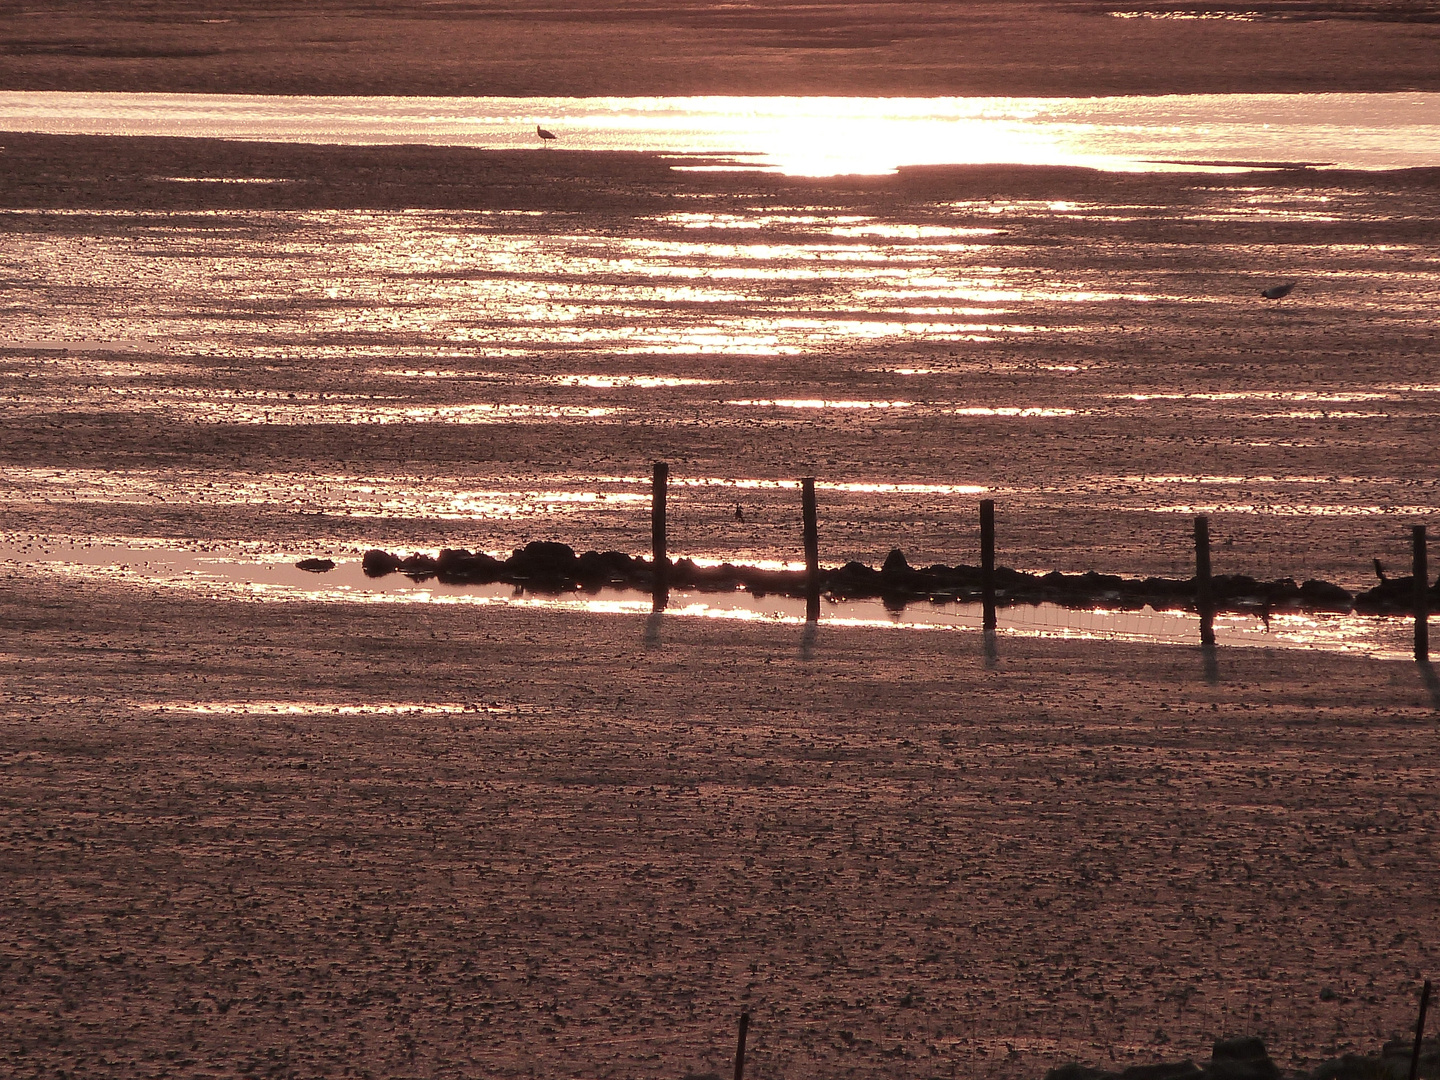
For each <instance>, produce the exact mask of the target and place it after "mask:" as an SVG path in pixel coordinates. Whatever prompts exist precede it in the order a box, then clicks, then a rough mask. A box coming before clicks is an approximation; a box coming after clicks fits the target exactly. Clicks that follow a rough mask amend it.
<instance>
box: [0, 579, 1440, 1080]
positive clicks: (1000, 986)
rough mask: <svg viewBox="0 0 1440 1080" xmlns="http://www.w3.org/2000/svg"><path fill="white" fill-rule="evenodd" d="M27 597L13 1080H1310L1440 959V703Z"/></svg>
mask: <svg viewBox="0 0 1440 1080" xmlns="http://www.w3.org/2000/svg"><path fill="white" fill-rule="evenodd" d="M3 584H4V589H3V591H0V604H3V607H0V614H3V618H4V620H5V625H6V626H7V627H8V628H10V629H11V634H10V635H9V636H8V638H7V644H6V653H5V664H6V667H7V678H6V681H5V690H4V704H3V721H0V722H3V728H0V731H3V739H4V751H5V756H4V758H3V763H0V767H3V768H4V771H5V778H6V779H5V784H4V786H3V788H0V806H3V808H4V831H3V833H0V843H3V845H4V853H5V857H4V858H3V859H0V879H3V885H4V889H3V895H4V897H5V899H4V901H3V904H4V911H5V920H6V925H7V927H9V932H8V933H7V935H6V940H5V942H4V943H3V945H0V964H3V966H0V981H3V985H4V988H5V992H6V997H5V1002H6V1003H5V1010H6V1015H7V1023H6V1027H5V1033H4V1036H3V1039H4V1041H3V1043H0V1046H3V1052H4V1054H5V1062H6V1069H7V1070H8V1071H11V1072H12V1074H13V1075H17V1076H29V1075H39V1074H41V1073H42V1071H43V1073H44V1074H45V1075H53V1074H54V1072H55V1070H57V1069H63V1070H64V1071H65V1072H67V1073H71V1072H75V1073H84V1072H87V1071H96V1070H103V1071H105V1072H106V1073H107V1075H112V1076H149V1075H157V1074H169V1075H202V1074H220V1075H237V1074H246V1075H249V1074H266V1073H273V1074H274V1075H306V1076H309V1075H321V1074H328V1075H335V1076H344V1075H366V1074H368V1075H373V1076H397V1075H405V1076H411V1075H427V1076H464V1075H474V1074H476V1073H484V1074H485V1075H496V1076H517V1077H519V1076H616V1077H623V1076H644V1077H650V1076H653V1077H670V1078H674V1077H679V1076H684V1075H686V1074H692V1073H693V1074H701V1073H705V1072H717V1073H721V1074H722V1075H724V1074H728V1073H729V1072H730V1059H731V1054H732V1051H733V1046H734V1042H733V1039H734V1024H735V1018H736V1015H737V1014H738V1013H739V1012H740V1011H741V1010H742V1009H744V1010H748V1011H749V1012H750V1013H751V1016H752V1027H751V1031H750V1042H749V1056H750V1064H749V1068H748V1070H747V1075H756V1076H789V1077H808V1076H816V1077H819V1076H836V1075H840V1076H856V1077H860V1076H896V1077H901V1076H915V1075H925V1076H950V1075H956V1076H975V1077H990V1076H994V1077H1017V1078H1038V1077H1040V1076H1042V1075H1043V1074H1044V1072H1045V1071H1046V1070H1047V1069H1048V1068H1050V1067H1051V1066H1052V1065H1054V1064H1056V1063H1058V1062H1061V1061H1068V1060H1079V1061H1083V1062H1087V1063H1089V1064H1094V1065H1103V1066H1105V1067H1107V1068H1114V1067H1120V1066H1126V1065H1130V1064H1143V1063H1149V1062H1154V1061H1157V1060H1171V1061H1173V1060H1177V1059H1179V1058H1183V1057H1193V1058H1195V1059H1197V1060H1201V1059H1203V1058H1204V1057H1206V1056H1207V1055H1208V1051H1209V1047H1210V1041H1211V1039H1213V1038H1214V1037H1215V1035H1216V1033H1217V1032H1222V1031H1224V1032H1234V1031H1244V1032H1248V1033H1252V1034H1258V1035H1261V1036H1263V1037H1264V1038H1265V1040H1266V1043H1267V1046H1268V1047H1269V1049H1270V1052H1271V1054H1272V1055H1273V1057H1274V1058H1275V1060H1276V1061H1277V1062H1278V1063H1280V1065H1281V1066H1282V1067H1283V1068H1284V1069H1285V1070H1286V1071H1287V1072H1288V1071H1290V1070H1293V1069H1299V1068H1301V1067H1313V1066H1315V1065H1316V1064H1318V1063H1319V1062H1320V1061H1322V1060H1324V1059H1326V1058H1330V1057H1334V1056H1336V1055H1338V1054H1340V1053H1342V1052H1344V1051H1346V1050H1349V1049H1357V1050H1363V1051H1373V1050H1374V1049H1376V1048H1378V1046H1379V1044H1380V1043H1381V1042H1383V1041H1384V1040H1385V1039H1388V1038H1390V1037H1391V1036H1392V1035H1394V1034H1397V1033H1400V1032H1402V1031H1404V1030H1405V1029H1406V1028H1407V1026H1409V1025H1411V1024H1413V1022H1414V1006H1415V996H1416V987H1417V985H1418V980H1419V979H1420V978H1421V977H1422V976H1423V975H1425V974H1426V973H1427V972H1429V971H1430V970H1432V965H1433V964H1434V962H1435V952H1434V950H1435V945H1434V943H1433V941H1432V939H1431V935H1430V932H1429V931H1430V928H1431V927H1432V926H1433V925H1434V922H1435V919H1436V917H1437V911H1436V899H1435V898H1436V896H1437V888H1436V885H1437V881H1436V878H1435V873H1436V872H1435V865H1436V861H1435V859H1434V857H1433V856H1434V851H1433V840H1434V832H1433V830H1432V829H1431V828H1430V824H1429V823H1430V822H1431V821H1432V820H1433V818H1434V815H1435V813H1436V804H1435V794H1434V793H1435V791H1436V776H1435V766H1434V763H1435V761H1436V760H1437V757H1436V747H1435V739H1436V734H1435V731H1436V728H1435V720H1436V716H1437V706H1440V690H1437V689H1435V688H1434V684H1433V683H1432V685H1431V688H1430V689H1427V687H1426V684H1425V683H1424V681H1423V679H1422V677H1421V673H1419V672H1417V671H1416V668H1415V666H1414V665H1413V664H1401V663H1379V662H1375V661H1371V660H1365V659H1351V658H1345V657H1335V656H1329V655H1322V654H1318V653H1310V652H1283V651H1273V652H1272V651H1262V650H1250V649H1243V650H1230V651H1224V652H1222V654H1221V656H1220V658H1219V669H1218V673H1217V678H1216V680H1215V681H1207V677H1206V675H1205V670H1204V664H1203V662H1202V657H1201V656H1200V654H1199V651H1198V649H1191V648H1175V647H1166V648H1159V647H1137V646H1126V645H1119V644H1110V645H1107V646H1106V647H1104V648H1103V649H1102V648H1096V647H1094V646H1093V645H1089V644H1085V643H1065V642H1054V641H1048V642H1037V641H1033V640H1028V639H1023V638H1022V639H1010V638H1002V639H1001V641H1000V643H999V647H998V656H997V657H996V658H995V659H994V660H993V661H991V662H990V663H988V664H987V662H986V660H985V658H984V656H983V654H982V651H981V649H980V643H979V637H978V635H973V636H970V637H968V638H964V637H961V636H958V635H946V634H920V633H913V634H900V633H894V632H887V631H878V630H868V631H867V630H857V629H848V628H833V627H829V626H826V625H825V624H824V623H822V624H821V626H820V627H819V629H818V632H817V633H816V634H815V635H814V636H813V637H811V638H809V639H808V641H807V639H806V637H805V636H804V635H803V634H802V631H801V630H800V629H799V628H796V627H774V626H768V625H747V624H736V623H727V622H716V621H710V620H693V619H690V620H671V619H670V618H669V617H662V619H661V620H660V621H659V624H658V626H652V627H651V628H650V629H649V630H648V631H647V626H646V618H645V617H644V616H633V617H624V618H621V617H602V616H587V615H577V614H573V613H554V612H546V611H529V612H526V611H521V610H517V609H504V610H498V611H488V610H487V611H485V612H483V613H477V612H476V611H475V610H474V609H467V608H464V607H453V606H445V605H402V606H389V607H373V606H372V607H363V606H356V605H325V604H308V605H271V604H265V603H257V602H235V601H232V602H228V603H220V604H216V603H213V602H210V601H208V600H205V599H203V598H197V597H194V596H192V595H190V594H185V593H175V592H158V591H155V590H148V589H135V588H126V587H120V586H113V585H111V586H98V587H97V586H94V585H89V584H80V585H77V584H72V583H67V582H63V581H62V582H57V581H55V580H54V579H53V578H51V579H43V580H39V581H37V580H32V579H26V578H22V577H19V576H16V575H12V574H8V573H7V576H6V577H5V578H4V580H3Z"/></svg>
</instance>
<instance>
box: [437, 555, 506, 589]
mask: <svg viewBox="0 0 1440 1080" xmlns="http://www.w3.org/2000/svg"><path fill="white" fill-rule="evenodd" d="M435 571H436V575H437V576H438V577H439V578H440V580H441V581H444V582H447V583H448V582H455V583H457V584H464V583H466V582H471V583H475V584H489V583H490V582H492V581H499V580H500V575H501V574H503V573H504V572H505V564H504V563H502V562H501V561H500V560H499V559H497V558H494V557H493V556H490V555H486V554H485V553H484V552H476V553H473V554H472V553H471V552H469V551H466V550H465V549H464V548H444V549H443V550H442V551H441V552H440V557H439V558H438V559H436V560H435Z"/></svg>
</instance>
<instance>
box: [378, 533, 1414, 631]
mask: <svg viewBox="0 0 1440 1080" xmlns="http://www.w3.org/2000/svg"><path fill="white" fill-rule="evenodd" d="M364 568H365V573H366V574H367V575H368V576H370V577H383V576H385V575H386V574H392V573H401V574H405V575H407V576H409V577H411V578H414V579H415V580H417V581H420V580H425V579H428V578H432V577H433V578H435V579H437V580H438V581H440V582H441V583H443V584H454V585H465V584H489V583H492V582H506V583H510V584H514V585H520V586H523V587H526V588H530V589H535V590H537V591H541V592H567V591H571V590H574V589H598V588H601V587H602V586H607V585H608V586H612V587H618V588H630V589H642V590H646V591H649V590H650V589H651V588H652V587H653V585H654V581H655V576H654V566H653V565H652V563H651V562H650V561H649V560H647V559H642V558H639V557H637V556H633V555H626V554H624V553H622V552H619V551H605V552H600V551H587V552H585V553H584V554H582V555H576V554H575V551H574V549H573V548H571V547H569V546H568V545H566V544H557V543H553V542H549V541H541V540H537V541H534V542H532V543H529V544H527V545H525V547H523V548H517V549H516V550H515V552H514V553H513V554H512V555H511V556H510V557H509V558H508V559H505V560H503V561H502V560H500V559H496V558H494V557H492V556H490V555H485V554H483V553H473V552H470V551H466V550H465V549H464V548H446V549H444V550H443V551H441V552H440V554H439V556H438V557H432V556H430V555H423V554H416V555H409V556H405V557H403V558H402V557H401V556H399V555H392V554H390V553H389V552H387V551H380V550H372V551H367V552H366V553H365V561H364ZM668 576H669V582H670V587H671V588H675V589H698V590H701V591H705V592H733V591H735V590H737V589H745V590H748V591H749V592H751V593H754V594H755V595H757V596H763V595H765V594H766V593H780V594H783V595H787V596H804V595H805V574H804V572H803V571H800V570H763V569H760V568H759V567H755V566H743V565H735V564H732V563H722V564H720V565H719V566H697V565H696V564H695V563H694V562H692V561H691V560H690V559H679V560H677V561H675V562H672V563H670V572H669V575H668ZM995 582H996V599H997V601H998V602H999V603H1000V604H1002V605H1005V604H1041V603H1051V604H1060V605H1064V606H1071V607H1074V606H1088V605H1091V604H1095V603H1104V604H1107V605H1113V606H1115V607H1118V608H1129V609H1136V610H1138V609H1140V608H1142V607H1145V606H1147V605H1148V606H1150V607H1152V608H1155V609H1156V610H1166V609H1171V610H1173V609H1184V608H1192V607H1194V604H1195V579H1194V578H1187V579H1177V578H1161V577H1147V578H1122V577H1118V576H1116V575H1114V574H1097V573H1094V572H1093V571H1092V572H1090V573H1086V574H1062V573H1060V572H1059V571H1052V572H1051V573H1048V574H1026V573H1021V572H1020V571H1018V570H1012V569H1010V568H1008V567H999V568H997V569H996V571H995ZM980 586H981V579H980V568H979V567H978V566H944V565H941V564H936V565H934V566H927V567H913V566H911V565H910V564H909V562H908V561H907V560H906V558H905V555H904V553H903V552H901V551H900V549H899V548H896V549H894V550H893V551H891V552H890V554H889V556H888V557H887V558H886V559H885V563H884V565H883V566H881V567H880V569H878V570H876V569H875V568H874V567H871V566H867V565H865V564H864V563H860V562H848V563H846V564H845V565H844V566H842V567H840V568H838V569H833V570H824V571H822V572H821V575H820V588H821V590H822V591H823V592H825V593H827V594H829V595H830V596H833V597H836V598H837V599H845V600H862V599H877V598H878V599H881V600H884V601H885V602H886V603H887V604H893V605H901V606H903V605H904V604H906V603H910V602H912V601H918V600H931V599H933V600H979V599H980ZM1211 589H1212V593H1213V595H1214V598H1215V604H1216V608H1217V610H1220V611H1245V612H1251V613H1265V614H1268V613H1269V612H1272V611H1286V610H1303V611H1328V612H1340V613H1345V612H1350V611H1359V612H1363V613H1378V612H1395V613H1404V612H1408V611H1409V610H1410V608H1411V603H1412V595H1413V594H1412V592H1411V579H1410V578H1408V577H1407V578H1390V579H1386V580H1382V582H1381V583H1380V584H1379V585H1378V586H1376V587H1375V588H1374V589H1371V590H1370V591H1369V592H1365V593H1361V594H1360V595H1358V596H1355V595H1352V594H1351V593H1350V592H1349V591H1347V590H1346V589H1342V588H1341V587H1340V586H1338V585H1332V584H1330V583H1329V582H1326V581H1318V580H1314V579H1312V580H1309V581H1304V582H1301V583H1299V584H1296V582H1295V581H1294V579H1293V578H1280V579H1279V580H1276V581H1257V580H1255V579H1254V578H1252V577H1247V576H1245V575H1243V574H1229V575H1221V576H1219V577H1215V578H1212V579H1211ZM1430 597H1431V604H1432V606H1433V607H1437V608H1440V581H1437V582H1436V584H1435V586H1434V587H1433V588H1432V589H1431V590H1430Z"/></svg>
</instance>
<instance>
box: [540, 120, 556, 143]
mask: <svg viewBox="0 0 1440 1080" xmlns="http://www.w3.org/2000/svg"><path fill="white" fill-rule="evenodd" d="M535 134H536V135H539V136H540V143H541V145H542V146H549V145H550V143H551V141H552V140H554V139H556V138H558V137H559V136H557V135H556V134H555V133H554V132H553V131H546V130H545V129H544V128H543V127H541V126H540V125H539V124H536V125H535Z"/></svg>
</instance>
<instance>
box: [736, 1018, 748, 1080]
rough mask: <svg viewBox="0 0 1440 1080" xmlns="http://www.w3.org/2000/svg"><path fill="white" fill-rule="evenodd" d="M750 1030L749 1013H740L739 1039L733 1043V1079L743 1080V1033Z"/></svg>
mask: <svg viewBox="0 0 1440 1080" xmlns="http://www.w3.org/2000/svg"><path fill="white" fill-rule="evenodd" d="M749 1030H750V1014H749V1013H745V1012H742V1013H741V1014H740V1041H739V1042H738V1043H736V1044H735V1080H745V1034H746V1032H748V1031H749Z"/></svg>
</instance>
